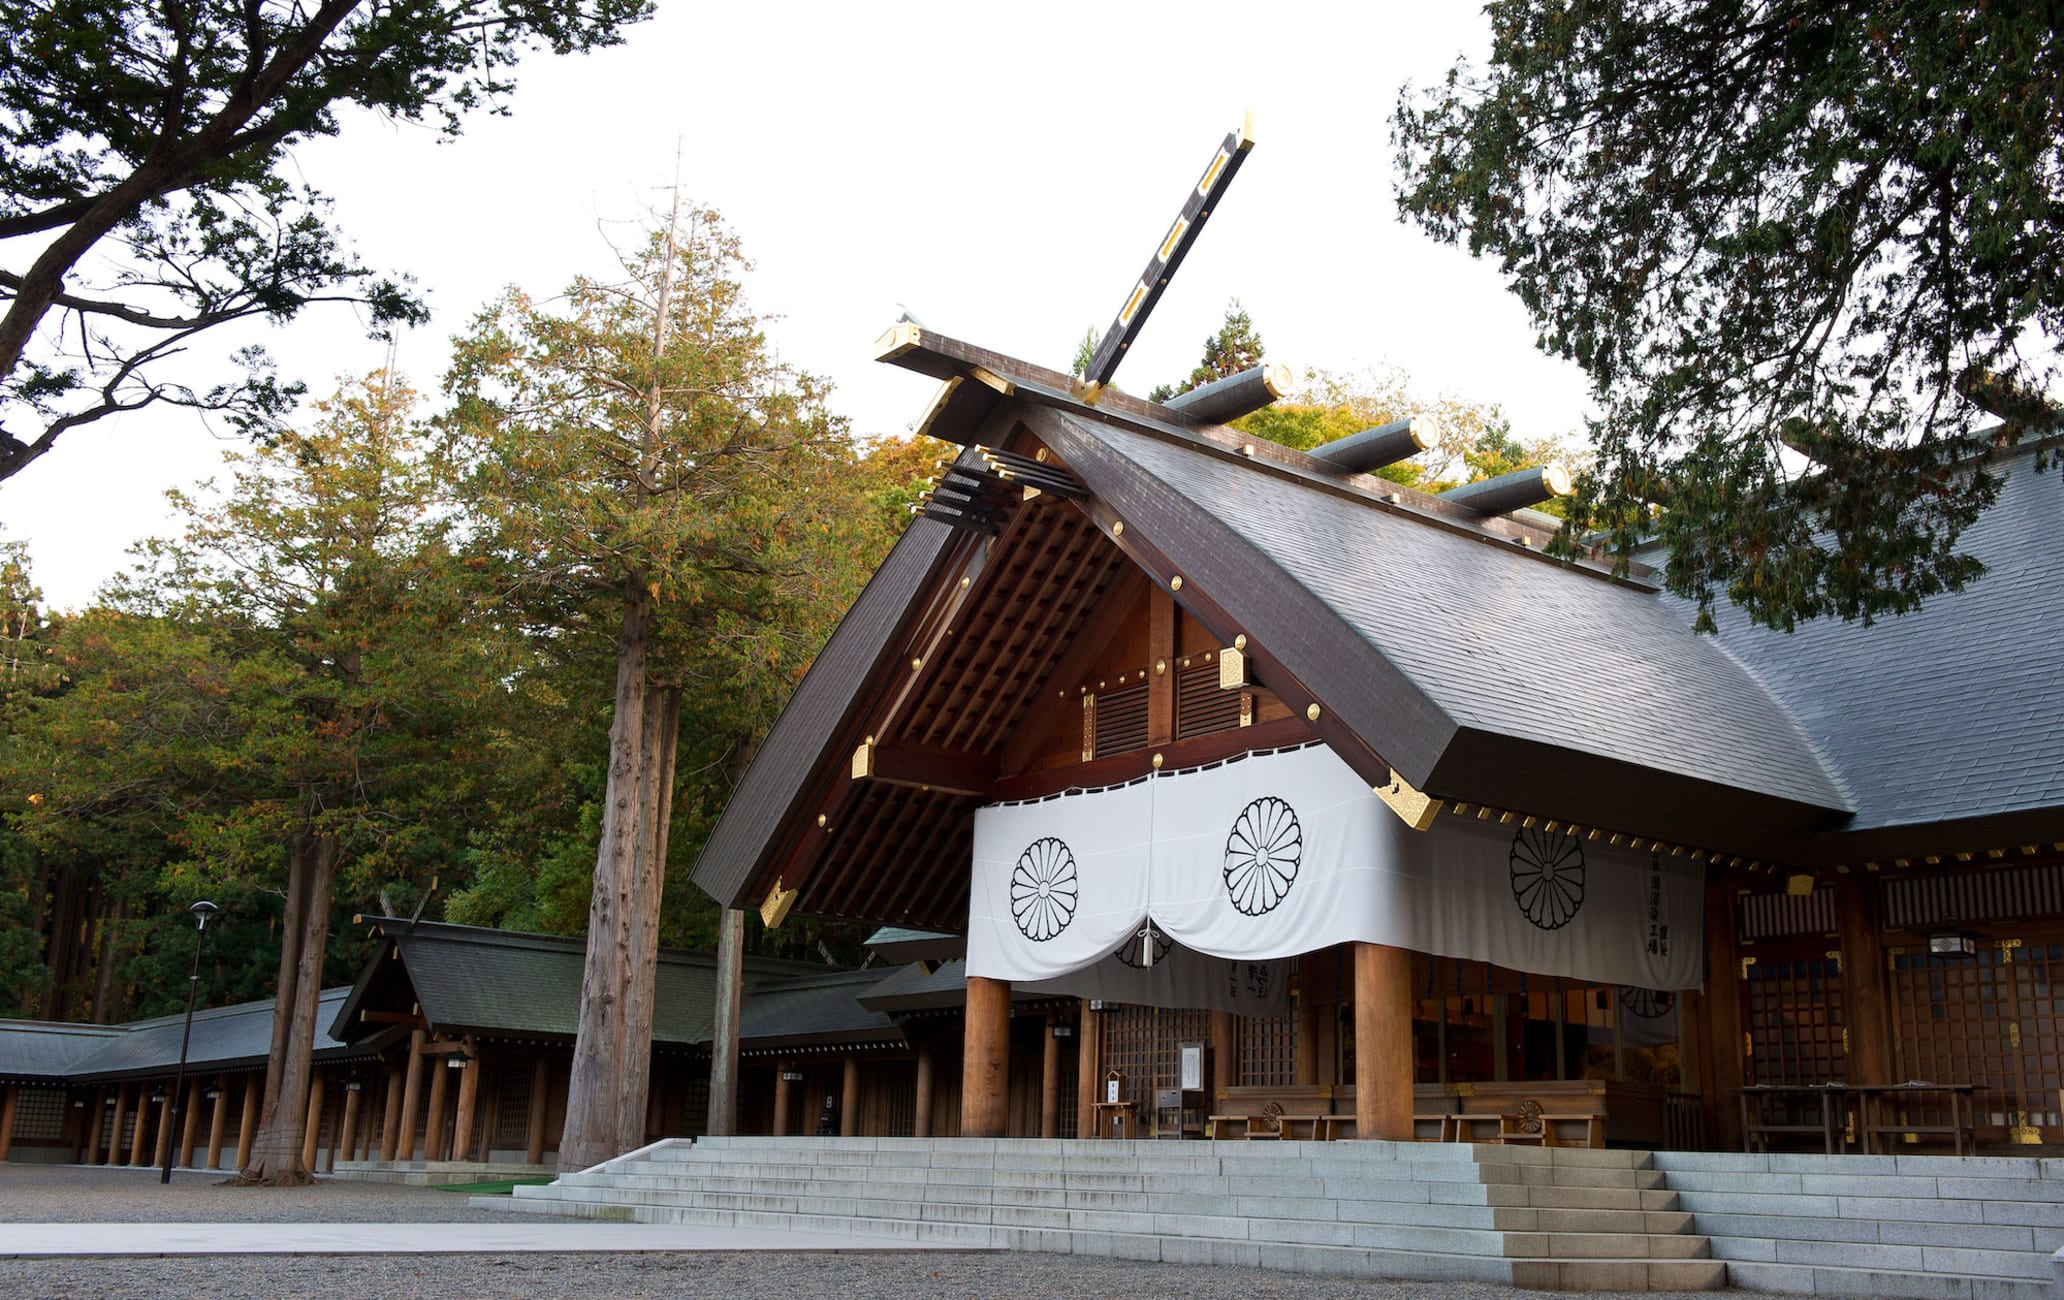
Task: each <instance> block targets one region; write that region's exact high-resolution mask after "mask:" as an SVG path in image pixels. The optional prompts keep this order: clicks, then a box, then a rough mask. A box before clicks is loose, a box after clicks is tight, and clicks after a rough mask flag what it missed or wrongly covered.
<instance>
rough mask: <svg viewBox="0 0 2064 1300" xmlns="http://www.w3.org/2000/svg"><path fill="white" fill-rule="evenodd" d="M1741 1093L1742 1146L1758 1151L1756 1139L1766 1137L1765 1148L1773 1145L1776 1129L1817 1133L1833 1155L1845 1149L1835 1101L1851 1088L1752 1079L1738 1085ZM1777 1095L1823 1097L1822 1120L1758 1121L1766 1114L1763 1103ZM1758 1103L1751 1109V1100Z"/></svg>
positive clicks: (1764, 1140) (1821, 1105)
mask: <svg viewBox="0 0 2064 1300" xmlns="http://www.w3.org/2000/svg"><path fill="white" fill-rule="evenodd" d="M1735 1091H1737V1092H1739V1093H1740V1094H1741V1132H1742V1150H1744V1151H1754V1150H1755V1149H1756V1139H1758V1138H1761V1139H1762V1140H1763V1149H1764V1150H1765V1151H1768V1150H1769V1149H1770V1135H1771V1134H1773V1133H1816V1134H1819V1135H1820V1139H1821V1143H1822V1145H1823V1146H1824V1147H1825V1149H1826V1151H1827V1153H1828V1154H1829V1155H1834V1154H1835V1153H1836V1152H1838V1151H1840V1150H1841V1149H1842V1125H1841V1123H1840V1122H1839V1120H1838V1119H1837V1118H1836V1117H1837V1116H1838V1115H1840V1114H1841V1111H1840V1109H1839V1108H1837V1107H1836V1105H1835V1098H1836V1097H1839V1096H1841V1095H1842V1094H1843V1093H1844V1092H1845V1091H1847V1090H1846V1089H1845V1088H1844V1087H1843V1086H1842V1085H1841V1084H1839V1083H1752V1084H1750V1085H1749V1086H1748V1087H1746V1088H1737V1089H1736V1090H1735ZM1777 1097H1808V1098H1818V1099H1819V1101H1820V1123H1818V1124H1770V1123H1758V1122H1756V1121H1758V1120H1761V1119H1762V1118H1763V1107H1762V1105H1761V1103H1762V1102H1763V1101H1766V1100H1770V1099H1772V1098H1777ZM1752 1101H1753V1102H1756V1103H1758V1104H1757V1105H1756V1106H1755V1107H1754V1109H1751V1107H1750V1103H1751V1102H1752Z"/></svg>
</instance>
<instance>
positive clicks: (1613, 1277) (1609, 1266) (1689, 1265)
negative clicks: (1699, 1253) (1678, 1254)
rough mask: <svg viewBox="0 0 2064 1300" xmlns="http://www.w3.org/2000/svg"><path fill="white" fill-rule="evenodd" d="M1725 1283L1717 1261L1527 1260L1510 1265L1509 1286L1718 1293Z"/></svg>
mask: <svg viewBox="0 0 2064 1300" xmlns="http://www.w3.org/2000/svg"><path fill="white" fill-rule="evenodd" d="M1728 1284H1729V1282H1728V1272H1727V1265H1726V1264H1723V1263H1721V1262H1720V1261H1719V1260H1717V1259H1527V1260H1514V1261H1513V1263H1512V1285H1513V1286H1518V1287H1530V1288H1532V1289H1534V1290H1537V1291H1718V1290H1721V1289H1722V1288H1724V1287H1726V1286H1727V1285H1728Z"/></svg>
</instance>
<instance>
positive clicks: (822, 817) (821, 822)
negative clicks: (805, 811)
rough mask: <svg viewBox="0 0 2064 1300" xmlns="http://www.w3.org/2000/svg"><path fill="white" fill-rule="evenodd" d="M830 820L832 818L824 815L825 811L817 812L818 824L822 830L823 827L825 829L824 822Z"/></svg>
mask: <svg viewBox="0 0 2064 1300" xmlns="http://www.w3.org/2000/svg"><path fill="white" fill-rule="evenodd" d="M830 820H831V818H829V817H827V816H825V815H824V814H823V813H818V814H817V826H818V829H820V830H821V829H823V827H824V823H826V822H828V821H830Z"/></svg>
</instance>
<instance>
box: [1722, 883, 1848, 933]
mask: <svg viewBox="0 0 2064 1300" xmlns="http://www.w3.org/2000/svg"><path fill="white" fill-rule="evenodd" d="M1739 905H1740V913H1741V937H1742V938H1744V939H1775V938H1778V937H1780V936H1782V935H1792V934H1832V933H1833V932H1834V929H1835V891H1834V890H1832V889H1828V888H1826V887H1822V888H1820V889H1816V890H1814V891H1813V892H1812V893H1811V894H1750V895H1747V896H1745V897H1743V898H1742V899H1740V900H1739Z"/></svg>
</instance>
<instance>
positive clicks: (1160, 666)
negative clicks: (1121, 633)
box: [1147, 586, 1176, 745]
mask: <svg viewBox="0 0 2064 1300" xmlns="http://www.w3.org/2000/svg"><path fill="white" fill-rule="evenodd" d="M1175 623H1176V617H1175V597H1174V596H1172V595H1170V594H1169V593H1168V592H1166V591H1163V590H1162V589H1161V588H1160V587H1158V586H1157V587H1155V588H1154V589H1153V591H1152V593H1151V594H1149V595H1148V597H1147V656H1148V657H1149V658H1151V659H1152V660H1153V661H1154V675H1153V676H1152V677H1149V678H1148V679H1147V743H1148V744H1149V745H1165V744H1167V743H1168V742H1169V741H1171V740H1173V739H1175V673H1176V669H1175Z"/></svg>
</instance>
